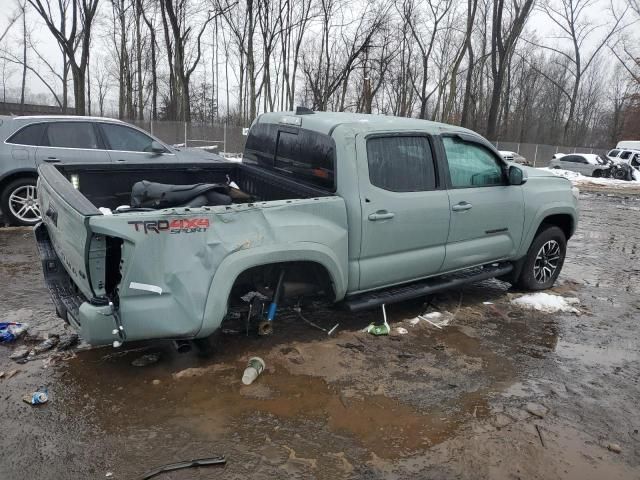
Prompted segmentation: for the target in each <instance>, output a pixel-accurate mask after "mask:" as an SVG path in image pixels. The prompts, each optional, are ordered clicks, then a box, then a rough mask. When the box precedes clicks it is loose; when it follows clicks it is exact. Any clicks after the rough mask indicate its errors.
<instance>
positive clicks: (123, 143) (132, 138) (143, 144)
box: [98, 122, 177, 163]
mask: <svg viewBox="0 0 640 480" xmlns="http://www.w3.org/2000/svg"><path fill="white" fill-rule="evenodd" d="M98 125H99V126H100V130H101V132H102V138H104V141H105V143H106V144H107V149H108V150H109V155H110V156H111V160H112V161H114V162H116V163H175V162H176V161H177V158H176V154H175V153H173V152H171V151H169V149H167V148H164V146H162V145H161V144H160V143H159V142H157V143H158V145H160V146H162V147H163V149H164V150H163V151H161V152H160V151H157V152H154V151H153V145H152V144H153V142H154V139H153V137H150V136H149V135H147V134H146V133H144V132H142V131H140V130H138V129H136V128H131V127H129V126H127V125H118V124H115V123H106V122H100V123H99V124H98Z"/></svg>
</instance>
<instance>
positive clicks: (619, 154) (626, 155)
mask: <svg viewBox="0 0 640 480" xmlns="http://www.w3.org/2000/svg"><path fill="white" fill-rule="evenodd" d="M638 157H640V149H637V150H636V149H633V148H614V149H612V150H609V151H608V152H607V158H608V159H609V160H612V161H614V162H624V163H631V162H632V161H634V163H635V162H636V161H637V158H638Z"/></svg>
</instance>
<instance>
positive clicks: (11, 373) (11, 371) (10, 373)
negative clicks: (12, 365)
mask: <svg viewBox="0 0 640 480" xmlns="http://www.w3.org/2000/svg"><path fill="white" fill-rule="evenodd" d="M19 371H20V370H9V371H8V372H7V380H9V379H10V378H12V377H14V376H15V375H16V374H17V373H18V372H19Z"/></svg>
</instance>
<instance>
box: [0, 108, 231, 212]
mask: <svg viewBox="0 0 640 480" xmlns="http://www.w3.org/2000/svg"><path fill="white" fill-rule="evenodd" d="M0 142H2V143H0V211H2V214H3V215H4V217H5V218H6V219H7V220H8V222H9V223H11V224H14V225H35V224H36V223H37V222H39V221H40V210H39V208H38V199H37V194H36V188H35V187H36V180H37V168H38V165H39V164H41V163H43V162H46V163H101V162H102V163H104V162H107V163H111V162H121V163H159V162H162V163H175V162H202V161H203V160H212V161H224V159H223V158H222V157H220V156H218V155H214V154H211V153H207V152H204V151H201V150H196V149H184V148H175V147H171V146H169V145H166V144H165V143H163V142H161V141H160V140H158V139H157V138H155V137H153V136H151V135H149V134H148V133H147V132H145V131H144V130H141V129H139V128H137V127H134V126H133V125H129V124H127V123H125V122H122V121H120V120H114V119H110V118H101V117H74V116H33V117H0Z"/></svg>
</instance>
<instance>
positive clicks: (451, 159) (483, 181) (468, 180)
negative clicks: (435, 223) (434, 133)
mask: <svg viewBox="0 0 640 480" xmlns="http://www.w3.org/2000/svg"><path fill="white" fill-rule="evenodd" d="M442 141H443V143H444V149H445V152H446V154H447V162H448V164H449V174H450V176H451V184H452V185H453V187H456V188H464V187H490V186H495V185H504V184H505V181H504V175H503V172H502V165H501V163H499V160H498V159H497V158H496V157H495V155H494V154H493V153H492V152H491V151H489V150H488V149H486V148H484V147H482V146H481V145H478V144H475V143H472V142H465V141H464V140H460V139H458V138H456V137H447V136H445V137H443V138H442ZM563 160H564V158H563Z"/></svg>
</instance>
